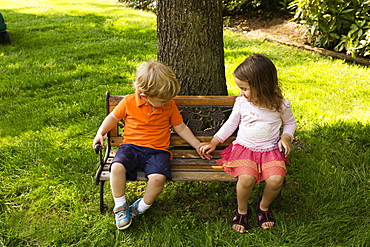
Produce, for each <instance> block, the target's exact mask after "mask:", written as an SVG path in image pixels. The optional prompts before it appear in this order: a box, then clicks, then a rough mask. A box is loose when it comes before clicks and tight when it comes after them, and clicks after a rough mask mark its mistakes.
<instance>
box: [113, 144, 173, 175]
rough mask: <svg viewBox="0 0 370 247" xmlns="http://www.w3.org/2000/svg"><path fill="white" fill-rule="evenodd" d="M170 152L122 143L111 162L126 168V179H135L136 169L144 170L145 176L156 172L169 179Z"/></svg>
mask: <svg viewBox="0 0 370 247" xmlns="http://www.w3.org/2000/svg"><path fill="white" fill-rule="evenodd" d="M169 158H170V153H169V152H167V151H163V150H156V149H153V148H148V147H141V146H136V145H133V144H123V145H121V146H120V147H119V150H118V151H117V154H116V156H115V157H114V158H113V160H112V161H111V164H113V163H115V162H118V163H121V164H123V166H124V167H125V168H126V171H127V173H126V179H127V180H131V181H135V180H136V178H137V173H136V169H137V168H139V169H141V170H143V171H144V173H145V177H148V175H150V174H153V173H156V174H163V175H165V176H166V177H167V179H169V180H171V179H172V176H171V169H170V160H169Z"/></svg>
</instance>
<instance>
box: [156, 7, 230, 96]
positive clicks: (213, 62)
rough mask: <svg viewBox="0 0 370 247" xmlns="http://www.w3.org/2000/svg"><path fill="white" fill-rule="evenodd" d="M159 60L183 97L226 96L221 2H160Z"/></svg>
mask: <svg viewBox="0 0 370 247" xmlns="http://www.w3.org/2000/svg"><path fill="white" fill-rule="evenodd" d="M157 39H158V60H159V61H162V62H164V63H166V64H167V65H169V66H170V67H171V68H172V69H173V70H174V72H175V74H176V76H177V78H178V80H179V82H180V84H181V91H180V94H181V95H227V94H228V93H227V87H226V79H225V66H224V43H223V19H222V0H186V1H184V0H158V1H157Z"/></svg>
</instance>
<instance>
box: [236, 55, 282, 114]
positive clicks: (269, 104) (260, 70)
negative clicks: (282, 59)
mask: <svg viewBox="0 0 370 247" xmlns="http://www.w3.org/2000/svg"><path fill="white" fill-rule="evenodd" d="M234 76H235V77H236V78H238V79H239V80H241V81H245V82H248V84H249V86H250V91H251V100H252V103H257V105H258V106H261V107H266V108H268V109H270V110H273V111H281V106H282V103H283V98H284V97H283V93H282V91H281V89H280V86H279V81H278V77H277V71H276V67H275V65H274V64H273V63H272V62H271V60H270V59H268V58H267V57H265V56H263V55H260V54H254V55H251V56H249V57H247V58H246V59H245V60H244V61H243V62H242V63H241V64H240V65H239V66H238V67H237V68H236V69H235V71H234Z"/></svg>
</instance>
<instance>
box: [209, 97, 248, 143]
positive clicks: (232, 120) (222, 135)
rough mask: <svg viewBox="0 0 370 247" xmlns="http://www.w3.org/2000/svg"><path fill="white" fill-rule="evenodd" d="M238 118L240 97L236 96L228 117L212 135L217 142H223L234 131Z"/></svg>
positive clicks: (237, 124) (238, 121) (237, 125)
mask: <svg viewBox="0 0 370 247" xmlns="http://www.w3.org/2000/svg"><path fill="white" fill-rule="evenodd" d="M240 118H241V117H240V99H239V97H238V98H236V100H235V104H234V106H233V110H232V112H231V114H230V116H229V118H228V119H227V121H226V122H225V123H224V124H223V125H222V127H221V128H220V129H219V130H218V131H217V133H216V134H215V135H214V136H215V137H216V138H217V141H219V143H222V142H224V141H225V140H226V139H227V138H229V136H231V135H232V134H233V133H234V131H235V130H236V129H237V128H238V127H239V124H240Z"/></svg>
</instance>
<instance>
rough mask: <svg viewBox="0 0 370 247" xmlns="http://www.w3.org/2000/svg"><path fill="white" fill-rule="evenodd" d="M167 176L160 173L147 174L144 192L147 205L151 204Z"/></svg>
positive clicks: (161, 188)
mask: <svg viewBox="0 0 370 247" xmlns="http://www.w3.org/2000/svg"><path fill="white" fill-rule="evenodd" d="M166 180H167V177H166V176H165V175H162V174H150V175H148V184H147V186H146V190H145V193H144V198H143V199H144V202H145V203H146V204H148V205H151V204H153V202H154V201H155V199H156V198H157V197H158V196H159V194H160V193H161V192H162V190H163V188H164V184H165V182H166Z"/></svg>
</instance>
